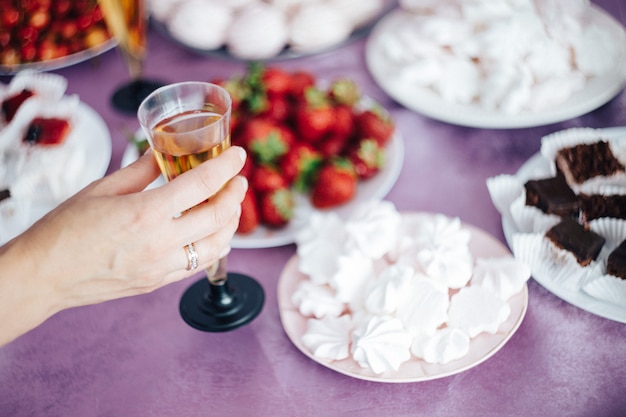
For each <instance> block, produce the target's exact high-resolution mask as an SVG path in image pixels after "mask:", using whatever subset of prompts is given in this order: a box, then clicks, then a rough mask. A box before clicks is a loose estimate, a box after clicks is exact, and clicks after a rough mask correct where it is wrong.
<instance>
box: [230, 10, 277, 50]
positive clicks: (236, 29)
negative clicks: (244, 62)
mask: <svg viewBox="0 0 626 417" xmlns="http://www.w3.org/2000/svg"><path fill="white" fill-rule="evenodd" d="M287 36H288V28H287V19H286V17H285V15H284V13H283V12H282V11H281V10H280V9H279V8H277V7H274V6H272V5H269V4H265V3H259V4H255V5H253V6H251V7H246V8H244V9H242V10H241V11H240V12H239V13H238V14H237V15H236V16H235V18H234V19H233V22H232V24H231V26H230V28H229V30H228V33H227V36H226V45H227V47H228V50H229V52H230V53H231V54H233V55H234V56H236V57H238V58H243V59H265V58H270V57H272V56H275V55H277V54H278V53H279V52H280V51H281V50H282V49H283V48H284V47H285V44H286V43H287Z"/></svg>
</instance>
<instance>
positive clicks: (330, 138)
mask: <svg viewBox="0 0 626 417" xmlns="http://www.w3.org/2000/svg"><path fill="white" fill-rule="evenodd" d="M212 81H213V82H214V83H217V84H220V85H222V86H223V87H224V88H226V89H227V90H228V91H229V92H230V94H231V97H232V99H233V113H232V120H231V125H232V126H231V140H232V144H234V145H239V146H242V147H244V148H245V149H246V151H247V152H248V160H247V163H246V166H245V167H244V168H243V170H242V175H244V176H246V178H248V182H249V185H250V186H249V189H248V193H247V195H246V198H245V200H244V202H243V204H242V214H241V220H240V224H239V229H238V231H237V233H236V234H235V236H234V238H233V241H232V243H231V245H232V247H233V248H267V247H275V246H283V245H288V244H291V243H293V242H294V241H295V236H296V234H297V233H298V231H299V230H300V229H301V228H302V227H303V226H304V225H306V223H307V222H308V219H309V216H310V215H311V213H312V212H314V211H315V210H333V211H336V212H337V213H338V214H339V215H340V216H342V217H344V218H347V217H348V216H349V215H350V213H351V212H352V211H353V209H354V208H355V207H356V206H358V205H359V204H360V203H361V202H363V201H367V200H372V199H382V198H384V197H385V196H386V195H387V193H388V192H389V191H390V190H391V188H392V187H393V185H394V184H395V182H396V180H397V178H398V176H399V174H400V170H401V169H402V164H403V162H404V145H403V142H402V138H401V137H400V134H399V133H398V131H397V130H396V129H395V124H394V122H393V121H392V119H391V117H390V115H389V113H388V112H387V111H386V110H385V109H383V108H382V107H381V106H380V105H378V104H377V103H376V102H374V101H373V100H371V99H369V98H367V97H364V96H362V95H361V93H360V91H359V89H358V87H357V86H356V84H355V83H354V82H352V81H350V80H349V79H338V80H335V81H332V82H329V83H326V84H327V87H321V84H322V83H321V82H319V81H318V80H317V79H316V78H315V77H314V76H313V75H312V74H310V73H308V72H306V71H294V72H286V71H284V70H282V69H280V68H278V67H264V66H263V65H261V64H251V65H250V67H249V68H248V69H247V71H246V73H245V74H244V75H243V76H236V77H232V78H230V79H227V80H212ZM138 135H141V132H138ZM136 144H137V143H136ZM137 155H138V152H137V147H136V146H135V145H129V147H128V149H127V151H126V153H125V154H124V157H123V161H122V165H126V164H127V163H129V162H130V161H132V160H134V159H136V158H137ZM162 183H163V180H162V179H161V178H159V179H158V180H157V181H155V183H154V184H152V185H151V186H158V185H160V184H162Z"/></svg>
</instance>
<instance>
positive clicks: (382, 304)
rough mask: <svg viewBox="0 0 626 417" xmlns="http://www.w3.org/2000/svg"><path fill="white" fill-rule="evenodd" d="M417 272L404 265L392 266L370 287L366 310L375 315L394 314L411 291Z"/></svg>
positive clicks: (366, 295)
mask: <svg viewBox="0 0 626 417" xmlns="http://www.w3.org/2000/svg"><path fill="white" fill-rule="evenodd" d="M414 274H415V271H414V270H413V268H410V267H408V266H404V265H390V266H388V267H387V268H385V269H384V270H383V271H382V272H381V274H380V276H379V277H378V278H377V279H375V280H374V281H373V282H372V283H371V285H370V286H369V288H368V290H367V292H366V294H365V308H366V309H367V310H368V311H369V312H370V313H373V314H392V313H395V311H396V309H397V308H398V306H399V305H400V302H401V301H402V299H403V298H404V297H403V296H406V294H407V292H408V291H410V290H411V287H410V284H411V281H412V279H413V276H414Z"/></svg>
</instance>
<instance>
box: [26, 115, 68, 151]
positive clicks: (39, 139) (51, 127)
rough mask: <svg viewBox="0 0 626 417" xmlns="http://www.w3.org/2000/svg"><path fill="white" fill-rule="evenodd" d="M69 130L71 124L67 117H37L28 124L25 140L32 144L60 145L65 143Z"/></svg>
mask: <svg viewBox="0 0 626 417" xmlns="http://www.w3.org/2000/svg"><path fill="white" fill-rule="evenodd" d="M69 131H70V124H69V122H68V121H67V120H65V119H54V118H51V119H45V118H41V117H36V118H35V119H33V121H32V122H31V123H30V125H29V126H28V130H27V131H26V134H25V135H24V142H26V143H29V144H31V145H35V144H36V145H58V144H60V143H63V141H64V140H65V137H66V136H67V134H68V133H69Z"/></svg>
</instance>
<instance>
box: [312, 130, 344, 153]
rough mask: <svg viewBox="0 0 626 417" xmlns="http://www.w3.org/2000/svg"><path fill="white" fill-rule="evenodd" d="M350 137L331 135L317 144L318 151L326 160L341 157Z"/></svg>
mask: <svg viewBox="0 0 626 417" xmlns="http://www.w3.org/2000/svg"><path fill="white" fill-rule="evenodd" d="M349 139H350V136H347V135H343V134H336V133H331V134H329V135H327V136H326V137H325V138H324V139H322V141H320V143H318V144H317V146H316V148H317V150H318V151H319V152H320V153H321V154H322V156H324V158H332V157H333V156H338V155H341V154H342V153H343V151H344V149H345V148H346V145H347V144H348V141H349Z"/></svg>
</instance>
